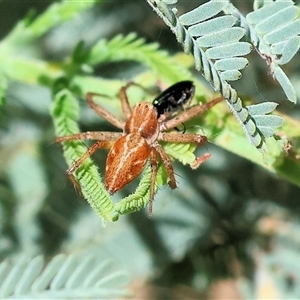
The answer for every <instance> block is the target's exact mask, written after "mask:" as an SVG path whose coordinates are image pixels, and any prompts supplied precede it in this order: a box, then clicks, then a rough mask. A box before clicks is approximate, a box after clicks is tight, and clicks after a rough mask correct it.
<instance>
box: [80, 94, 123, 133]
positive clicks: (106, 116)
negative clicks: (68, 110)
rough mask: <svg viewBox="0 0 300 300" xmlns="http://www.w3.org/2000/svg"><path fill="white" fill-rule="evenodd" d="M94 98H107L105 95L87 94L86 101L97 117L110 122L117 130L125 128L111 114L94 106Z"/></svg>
mask: <svg viewBox="0 0 300 300" xmlns="http://www.w3.org/2000/svg"><path fill="white" fill-rule="evenodd" d="M94 96H100V97H107V96H106V95H103V94H99V93H87V94H86V99H87V101H88V104H89V106H90V108H92V109H93V110H94V111H95V112H96V113H97V114H98V115H99V116H101V117H102V118H103V119H105V120H106V121H108V122H110V123H111V124H113V125H114V126H116V127H117V128H120V129H123V128H124V126H125V122H124V121H121V120H120V119H118V118H117V117H115V116H114V115H113V114H111V113H110V112H109V111H107V110H106V109H105V108H104V107H102V106H101V105H98V104H96V103H95V102H94V100H93V97H94Z"/></svg>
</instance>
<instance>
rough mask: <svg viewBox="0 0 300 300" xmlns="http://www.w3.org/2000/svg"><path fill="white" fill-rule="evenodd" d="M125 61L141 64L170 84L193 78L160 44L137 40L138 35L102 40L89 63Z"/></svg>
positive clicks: (93, 50)
mask: <svg viewBox="0 0 300 300" xmlns="http://www.w3.org/2000/svg"><path fill="white" fill-rule="evenodd" d="M125 60H132V61H136V62H140V63H142V64H143V65H146V66H148V67H149V68H150V69H152V70H155V71H156V72H157V74H159V76H160V77H162V78H166V79H167V80H168V81H170V82H176V81H178V80H179V79H181V78H191V74H190V73H189V72H188V71H187V70H186V69H184V68H180V67H179V65H178V64H174V63H173V61H172V59H171V58H170V56H169V55H168V53H167V52H166V51H163V50H159V44H158V43H151V44H147V43H146V42H145V39H143V38H137V34H136V33H130V34H128V35H126V36H124V35H117V36H116V37H114V38H113V39H111V40H109V41H107V40H100V41H99V42H98V43H96V45H94V46H93V48H92V49H91V51H90V55H89V57H88V59H87V63H88V64H91V65H95V64H99V63H101V62H108V61H125ZM175 74H178V75H177V76H176V75H175ZM174 75H175V76H174Z"/></svg>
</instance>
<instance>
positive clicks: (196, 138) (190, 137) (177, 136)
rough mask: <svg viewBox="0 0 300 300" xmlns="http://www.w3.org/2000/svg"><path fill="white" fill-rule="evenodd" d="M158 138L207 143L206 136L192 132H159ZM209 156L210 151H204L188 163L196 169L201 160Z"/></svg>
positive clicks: (170, 140) (179, 141)
mask: <svg viewBox="0 0 300 300" xmlns="http://www.w3.org/2000/svg"><path fill="white" fill-rule="evenodd" d="M159 140H161V141H165V142H175V143H197V144H198V145H199V146H200V145H205V144H206V143H207V137H206V136H204V135H200V134H192V133H186V134H181V133H165V132H162V133H160V136H159ZM209 158H211V154H210V153H204V154H203V155H201V156H199V157H197V158H196V159H195V160H194V161H193V162H192V163H190V167H191V168H192V169H197V168H198V167H199V166H200V165H201V164H202V163H203V162H205V161H206V160H208V159H209Z"/></svg>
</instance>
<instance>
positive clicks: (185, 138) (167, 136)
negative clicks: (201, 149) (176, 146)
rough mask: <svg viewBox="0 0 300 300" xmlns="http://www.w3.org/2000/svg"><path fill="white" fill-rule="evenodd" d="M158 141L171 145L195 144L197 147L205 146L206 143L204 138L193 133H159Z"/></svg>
mask: <svg viewBox="0 0 300 300" xmlns="http://www.w3.org/2000/svg"><path fill="white" fill-rule="evenodd" d="M158 140H160V141H164V142H171V143H197V144H198V145H205V144H206V143H207V137H206V136H204V135H200V134H194V133H185V134H182V133H168V132H161V133H160V134H159V136H158Z"/></svg>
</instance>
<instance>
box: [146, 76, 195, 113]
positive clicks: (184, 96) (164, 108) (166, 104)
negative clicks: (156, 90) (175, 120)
mask: <svg viewBox="0 0 300 300" xmlns="http://www.w3.org/2000/svg"><path fill="white" fill-rule="evenodd" d="M194 94H195V86H194V84H193V82H192V81H189V80H186V81H180V82H177V83H175V84H173V85H172V86H170V87H169V88H168V89H166V90H165V91H163V92H162V93H161V94H160V95H159V96H157V97H156V98H155V99H154V100H153V102H152V104H153V105H154V107H155V108H156V109H157V117H158V118H159V117H160V116H161V115H163V114H164V113H167V112H168V113H171V112H173V111H176V110H178V109H183V108H184V104H186V103H187V102H188V101H190V100H192V98H193V96H194Z"/></svg>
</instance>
